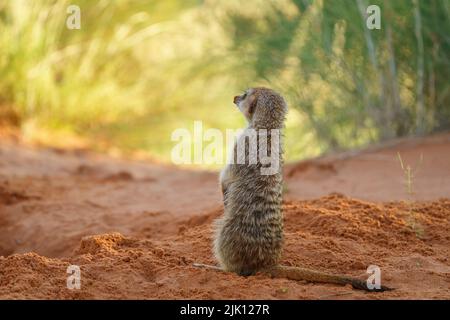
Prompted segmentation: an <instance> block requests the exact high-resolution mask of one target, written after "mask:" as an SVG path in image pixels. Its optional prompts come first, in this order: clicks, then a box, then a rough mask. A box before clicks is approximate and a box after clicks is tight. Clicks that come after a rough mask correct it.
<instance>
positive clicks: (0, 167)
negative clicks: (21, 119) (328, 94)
mask: <svg viewBox="0 0 450 320" xmlns="http://www.w3.org/2000/svg"><path fill="white" fill-rule="evenodd" d="M397 151H400V152H401V154H402V157H403V158H404V160H405V162H407V163H410V164H412V165H414V164H415V163H416V162H417V161H418V159H419V158H420V154H421V153H423V157H424V161H423V163H422V164H421V166H420V168H419V171H418V172H417V174H416V180H415V181H414V185H413V187H414V190H415V194H414V196H413V200H419V201H415V202H411V201H409V197H408V195H407V194H406V192H405V190H404V188H403V184H402V183H403V173H402V171H401V169H400V167H399V163H398V160H397V159H396V153H397ZM449 181H450V134H440V135H436V136H433V137H428V138H424V139H409V140H402V141H399V142H398V143H395V144H392V145H391V146H384V147H379V148H371V149H369V150H366V151H363V152H359V153H356V154H349V153H347V154H339V155H330V156H326V157H322V158H319V159H314V160H309V161H304V162H301V163H298V164H291V165H288V166H287V167H286V182H287V184H286V195H285V204H284V213H285V227H286V243H285V249H284V254H283V259H282V260H283V261H282V262H283V263H284V264H288V265H298V266H306V267H313V268H317V269H320V270H324V271H330V272H339V273H345V274H349V275H353V276H358V277H361V278H367V276H368V275H367V274H366V273H365V272H366V268H367V267H368V266H369V265H371V264H375V265H378V266H379V267H380V268H381V271H382V281H383V284H386V285H389V286H393V287H395V288H397V290H395V291H392V292H385V293H365V292H361V291H357V290H353V289H352V288H350V287H341V286H335V285H326V284H311V283H303V282H296V281H290V280H284V279H270V278H268V277H266V276H264V275H256V276H251V277H247V278H244V277H239V276H237V275H233V274H226V273H221V272H217V271H212V270H203V269H196V268H193V267H192V266H191V265H192V263H193V262H202V263H214V260H213V259H212V255H211V246H210V244H211V222H212V221H213V220H214V219H215V218H216V217H218V216H219V215H220V214H221V210H222V209H221V196H220V192H219V189H218V186H217V173H210V172H195V171H187V170H181V169H178V168H175V167H171V166H163V165H156V164H148V163H142V162H140V163H138V162H133V161H124V160H116V159H111V158H107V157H106V156H99V155H93V154H90V153H86V152H68V151H61V150H51V149H42V148H32V147H29V146H24V145H22V144H20V143H17V142H11V141H10V140H5V139H3V140H2V141H1V143H0V256H1V257H0V298H3V299H11V298H14V299H20V298H38V299H50V298H56V299H103V298H105V299H108V298H115V299H159V298H169V299H170V298H192V299H197V298H199V299H225V298H228V299H260V298H261V299H399V298H406V299H416V298H418V299H420V298H425V299H436V298H444V299H450V289H449V288H450V199H449V198H450V197H449V195H450V183H449ZM337 192H338V193H337ZM344 194H345V196H344ZM360 199H361V200H360ZM118 232H120V233H118ZM92 235H94V236H92ZM30 252H33V253H30ZM70 264H75V265H79V266H80V268H81V277H82V278H81V290H69V289H67V288H66V279H67V276H68V274H67V273H66V268H67V267H68V266H69V265H70Z"/></svg>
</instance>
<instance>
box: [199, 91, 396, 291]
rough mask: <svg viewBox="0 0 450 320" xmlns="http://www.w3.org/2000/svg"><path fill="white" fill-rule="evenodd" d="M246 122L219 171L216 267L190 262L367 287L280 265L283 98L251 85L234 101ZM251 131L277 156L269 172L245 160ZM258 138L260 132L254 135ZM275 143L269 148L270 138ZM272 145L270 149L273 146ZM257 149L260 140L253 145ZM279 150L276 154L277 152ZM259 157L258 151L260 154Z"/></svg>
mask: <svg viewBox="0 0 450 320" xmlns="http://www.w3.org/2000/svg"><path fill="white" fill-rule="evenodd" d="M233 102H234V104H235V105H236V106H237V107H238V108H239V110H240V111H241V113H242V114H243V115H244V117H245V118H246V120H247V122H248V127H247V128H246V129H245V130H244V131H243V133H242V134H241V135H240V136H239V138H238V139H237V141H236V143H235V145H234V148H233V153H232V155H233V159H231V161H228V164H227V165H226V166H225V168H224V169H223V170H222V171H221V173H220V186H221V189H222V194H223V203H224V214H223V216H222V217H221V218H220V219H218V220H217V221H216V222H215V237H214V243H213V251H214V256H215V257H216V259H217V261H218V262H219V265H220V267H219V266H210V265H205V264H198V263H196V264H194V266H196V267H207V268H213V269H217V270H222V271H226V272H234V273H237V274H239V275H242V276H249V275H253V274H255V273H257V272H262V273H265V274H268V275H270V276H271V277H276V278H287V279H291V280H304V281H308V282H321V283H332V284H340V285H345V284H351V285H352V286H353V288H356V289H362V290H368V291H385V290H391V289H390V288H387V287H384V286H382V287H381V288H380V289H376V288H374V289H373V290H370V289H369V288H368V287H367V284H366V282H365V281H362V280H360V279H357V278H353V277H348V276H344V275H334V274H328V273H324V272H320V271H316V270H312V269H306V268H300V267H291V266H283V265H280V264H279V260H280V257H281V252H282V246H283V239H284V236H283V215H282V210H281V205H282V185H283V176H282V164H283V150H282V143H281V139H282V135H281V134H275V135H274V133H277V132H280V131H281V130H282V129H283V128H284V122H285V117H286V113H287V105H286V102H285V100H284V99H283V97H282V96H280V95H279V94H278V93H276V92H275V91H273V90H271V89H268V88H262V87H259V88H251V89H249V90H247V91H245V92H244V93H243V94H242V95H239V96H236V97H234V99H233ZM251 131H253V132H255V131H256V132H257V133H260V132H261V131H264V134H265V135H266V138H265V142H266V143H267V149H268V150H269V151H270V152H274V154H275V156H276V157H278V159H277V160H278V162H279V166H278V167H277V168H276V170H275V171H274V172H271V174H262V173H261V169H263V167H264V166H265V164H263V163H262V161H260V159H257V161H256V163H254V162H253V163H251V162H250V161H249V156H250V151H251V148H250V146H249V144H250V143H249V141H248V140H249V139H248V137H249V136H251ZM258 139H259V135H258ZM274 139H276V140H277V141H278V143H277V144H276V146H275V148H278V150H276V149H274V148H273V144H272V142H273V140H274ZM239 143H241V145H242V143H243V144H244V145H245V149H244V150H245V155H244V156H245V159H244V161H241V162H239V161H237V160H238V159H237V151H238V150H237V149H238V145H239ZM271 146H272V148H273V149H271ZM257 147H258V148H257V150H258V151H259V148H260V146H259V144H257ZM275 151H277V152H275ZM258 155H259V154H258Z"/></svg>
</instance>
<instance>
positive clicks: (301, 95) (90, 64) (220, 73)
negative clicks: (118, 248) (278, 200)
mask: <svg viewBox="0 0 450 320" xmlns="http://www.w3.org/2000/svg"><path fill="white" fill-rule="evenodd" d="M71 4H75V5H78V6H79V7H80V9H81V29H80V30H69V29H68V28H67V27H66V19H67V17H68V15H69V14H68V13H67V12H66V10H67V7H68V6H69V5H71ZM369 4H376V5H378V6H380V8H381V29H380V30H368V29H367V28H366V17H365V9H366V8H367V6H368V5H369ZM449 31H450V1H448V0H428V1H420V0H417V1H412V0H411V1H410V0H397V1H375V0H371V1H370V3H369V2H368V1H366V0H342V1H331V0H330V1H326V0H323V1H320V0H316V1H313V0H276V1H268V0H245V1H238V0H227V1H219V0H205V1H194V0H164V1H162V0H116V1H106V0H100V1H92V0H78V1H75V0H73V1H65V0H61V1H51V0H39V1H34V0H28V1H27V0H2V1H1V2H0V74H1V76H0V123H1V125H2V126H13V127H17V128H19V129H20V130H21V132H22V133H23V135H24V137H25V139H28V140H30V141H35V142H39V143H42V144H47V145H55V146H63V147H71V146H74V147H89V148H93V149H95V150H99V151H106V152H108V151H111V150H113V151H114V152H116V153H120V154H124V155H127V154H134V153H137V154H139V153H141V154H148V155H150V156H152V157H156V158H159V159H162V160H164V161H170V150H171V149H172V147H173V145H174V143H173V142H172V141H171V139H170V137H171V132H172V131H173V130H174V129H176V128H180V127H186V128H192V126H193V121H194V120H201V121H203V125H204V127H205V129H206V128H208V127H211V128H219V129H221V130H225V129H226V128H239V127H242V126H243V125H244V120H243V118H242V117H241V115H240V114H239V113H238V111H237V110H236V108H235V107H233V105H232V98H233V96H234V95H236V94H239V93H240V92H241V91H242V90H244V89H246V88H247V87H249V86H256V85H264V86H269V87H272V88H274V89H276V90H278V91H279V92H281V93H282V94H283V95H284V96H285V97H286V99H287V101H288V104H289V107H290V112H289V116H288V121H287V129H286V132H285V136H286V140H285V141H286V148H285V149H286V157H287V160H288V161H289V160H291V161H292V160H296V159H301V158H305V157H311V156H316V155H319V154H321V153H324V152H327V151H333V150H339V149H349V148H355V147H360V146H365V145H367V144H370V143H374V142H378V141H382V140H387V139H391V138H395V137H400V136H406V135H423V134H427V133H430V132H434V131H438V130H445V129H448V128H450V105H449V104H450V83H449V81H448V77H449V74H450V57H449V53H450V34H449Z"/></svg>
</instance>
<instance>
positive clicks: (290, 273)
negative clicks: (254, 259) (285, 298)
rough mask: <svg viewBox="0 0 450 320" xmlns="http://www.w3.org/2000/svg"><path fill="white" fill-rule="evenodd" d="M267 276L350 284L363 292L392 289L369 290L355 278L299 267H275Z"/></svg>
mask: <svg viewBox="0 0 450 320" xmlns="http://www.w3.org/2000/svg"><path fill="white" fill-rule="evenodd" d="M268 272H269V274H270V275H271V276H272V277H275V278H287V279H290V280H303V281H309V282H321V283H333V284H340V285H346V284H351V285H352V287H353V288H355V289H359V290H365V291H370V292H373V291H378V292H381V291H389V290H393V288H389V287H386V286H381V287H380V288H379V289H377V288H373V289H369V288H368V287H367V283H366V282H365V281H362V280H360V279H357V278H353V277H347V276H342V275H334V274H328V273H325V272H320V271H315V270H311V269H305V268H300V267H289V266H276V267H273V268H271V269H270V270H268Z"/></svg>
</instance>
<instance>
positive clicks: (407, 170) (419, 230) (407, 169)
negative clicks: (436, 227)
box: [397, 152, 425, 238]
mask: <svg viewBox="0 0 450 320" xmlns="http://www.w3.org/2000/svg"><path fill="white" fill-rule="evenodd" d="M397 156H398V160H399V162H400V166H401V168H402V171H403V177H404V184H405V189H406V193H407V194H408V200H407V205H408V225H409V227H410V228H411V229H412V230H413V231H414V233H415V234H416V236H417V237H419V238H422V237H423V236H424V232H425V231H424V229H423V227H422V226H421V224H420V223H419V222H417V217H416V212H415V211H414V210H413V195H414V191H413V184H414V178H415V175H416V173H417V171H418V169H419V167H420V166H421V164H422V162H423V154H420V159H419V161H418V163H417V164H416V166H415V167H414V169H413V168H412V167H411V166H410V165H409V164H405V163H404V162H403V159H402V156H401V155H400V152H397Z"/></svg>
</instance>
